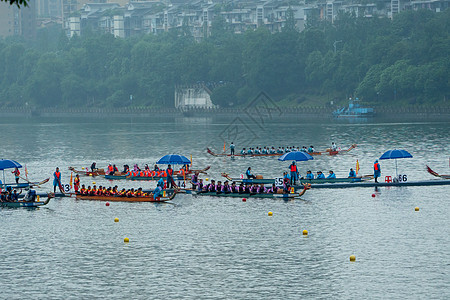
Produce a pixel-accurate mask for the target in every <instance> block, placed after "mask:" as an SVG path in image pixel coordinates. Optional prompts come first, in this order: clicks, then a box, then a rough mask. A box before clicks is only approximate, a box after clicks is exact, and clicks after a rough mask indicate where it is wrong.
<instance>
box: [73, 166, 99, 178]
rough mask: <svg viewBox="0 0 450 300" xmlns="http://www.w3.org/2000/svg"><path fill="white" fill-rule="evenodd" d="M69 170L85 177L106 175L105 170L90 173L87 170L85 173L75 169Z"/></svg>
mask: <svg viewBox="0 0 450 300" xmlns="http://www.w3.org/2000/svg"><path fill="white" fill-rule="evenodd" d="M69 170H70V171H72V172H74V173H76V174H79V175H84V176H103V175H105V170H104V169H97V171H93V172H91V171H89V170H88V169H86V170H85V171H84V170H83V171H80V170H76V169H75V168H74V167H69Z"/></svg>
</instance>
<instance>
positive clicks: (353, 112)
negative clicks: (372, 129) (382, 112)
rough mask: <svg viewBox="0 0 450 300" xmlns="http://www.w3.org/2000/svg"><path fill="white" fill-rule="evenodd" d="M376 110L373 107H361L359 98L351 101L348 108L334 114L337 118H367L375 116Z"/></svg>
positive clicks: (338, 110) (340, 109)
mask: <svg viewBox="0 0 450 300" xmlns="http://www.w3.org/2000/svg"><path fill="white" fill-rule="evenodd" d="M374 114H375V113H374V110H373V108H371V107H361V105H360V101H359V99H358V98H356V99H354V100H352V98H350V99H349V104H348V107H342V108H339V109H337V110H335V111H334V112H333V116H334V117H336V118H367V117H373V116H374Z"/></svg>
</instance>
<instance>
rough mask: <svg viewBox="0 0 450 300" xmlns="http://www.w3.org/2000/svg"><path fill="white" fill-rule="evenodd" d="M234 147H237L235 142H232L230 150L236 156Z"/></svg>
mask: <svg viewBox="0 0 450 300" xmlns="http://www.w3.org/2000/svg"><path fill="white" fill-rule="evenodd" d="M234 148H236V146H235V145H234V143H233V142H231V144H230V152H231V155H233V156H234Z"/></svg>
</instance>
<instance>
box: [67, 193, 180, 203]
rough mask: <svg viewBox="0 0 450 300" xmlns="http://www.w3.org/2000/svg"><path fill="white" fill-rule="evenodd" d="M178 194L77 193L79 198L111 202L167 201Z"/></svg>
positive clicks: (76, 197)
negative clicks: (129, 195)
mask: <svg viewBox="0 0 450 300" xmlns="http://www.w3.org/2000/svg"><path fill="white" fill-rule="evenodd" d="M176 194H177V192H176V191H174V192H173V193H172V194H171V195H170V196H167V197H156V198H154V197H153V195H148V196H140V197H122V196H92V195H80V194H77V195H75V199H77V200H96V201H110V202H167V201H170V200H172V199H173V198H175V195H176Z"/></svg>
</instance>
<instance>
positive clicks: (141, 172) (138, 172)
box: [91, 164, 190, 177]
mask: <svg viewBox="0 0 450 300" xmlns="http://www.w3.org/2000/svg"><path fill="white" fill-rule="evenodd" d="M91 169H92V166H91ZM118 172H119V170H118V168H117V167H116V165H112V164H109V165H108V167H107V170H106V175H114V174H115V173H118ZM189 172H190V171H189V165H183V166H182V167H181V168H180V170H179V171H175V170H173V169H172V166H171V165H168V166H167V169H160V168H159V167H158V166H157V165H155V166H154V168H153V170H151V169H150V167H149V166H148V165H147V164H146V165H145V166H144V168H143V169H141V168H140V167H139V166H138V165H137V164H135V165H134V167H133V169H130V166H129V165H124V166H123V171H122V174H124V175H126V176H133V177H168V176H173V175H180V176H185V175H187V174H188V173H189Z"/></svg>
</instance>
